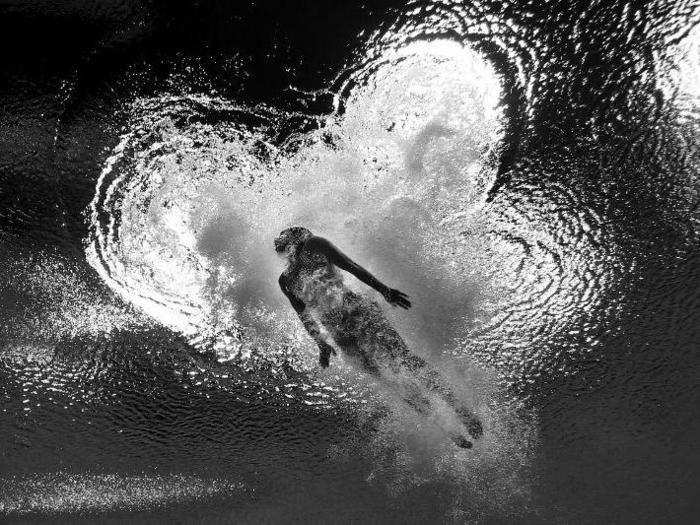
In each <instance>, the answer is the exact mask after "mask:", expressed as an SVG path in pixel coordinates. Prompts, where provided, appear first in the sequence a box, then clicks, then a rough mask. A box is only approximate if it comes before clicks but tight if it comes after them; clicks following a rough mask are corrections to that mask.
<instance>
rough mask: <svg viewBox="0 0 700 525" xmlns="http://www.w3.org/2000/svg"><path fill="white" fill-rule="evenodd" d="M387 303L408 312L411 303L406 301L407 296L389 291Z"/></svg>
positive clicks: (397, 291)
mask: <svg viewBox="0 0 700 525" xmlns="http://www.w3.org/2000/svg"><path fill="white" fill-rule="evenodd" d="M387 295H388V297H387V301H389V303H391V304H392V305H394V306H400V307H401V308H404V309H406V310H408V309H409V308H410V307H411V301H409V300H408V295H406V294H405V293H403V292H401V291H399V290H389V293H388V294H387Z"/></svg>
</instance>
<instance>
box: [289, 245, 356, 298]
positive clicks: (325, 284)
mask: <svg viewBox="0 0 700 525" xmlns="http://www.w3.org/2000/svg"><path fill="white" fill-rule="evenodd" d="M300 252H301V253H299V254H298V256H297V260H296V261H295V263H294V264H293V265H290V267H288V268H287V269H286V270H285V271H284V273H283V274H282V275H283V278H284V282H285V285H286V287H287V290H288V291H289V292H290V293H291V294H292V295H294V296H295V297H297V298H298V299H300V300H301V301H303V302H304V304H305V305H306V307H307V308H309V309H312V310H319V311H321V312H328V311H330V310H334V309H337V308H341V307H342V306H343V303H344V302H345V300H346V297H345V296H346V294H347V293H349V290H347V288H346V287H345V285H344V284H343V279H342V277H341V276H340V274H339V273H338V272H337V271H336V269H335V267H334V266H333V264H332V263H331V262H330V261H329V260H328V258H327V257H326V256H325V255H323V254H320V253H316V252H309V251H306V250H304V249H301V250H300Z"/></svg>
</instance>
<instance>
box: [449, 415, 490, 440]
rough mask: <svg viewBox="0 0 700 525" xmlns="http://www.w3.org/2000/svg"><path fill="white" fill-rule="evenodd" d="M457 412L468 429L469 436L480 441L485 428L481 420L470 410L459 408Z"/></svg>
mask: <svg viewBox="0 0 700 525" xmlns="http://www.w3.org/2000/svg"><path fill="white" fill-rule="evenodd" d="M456 412H457V414H458V415H459V417H460V419H461V420H462V422H463V423H464V426H465V427H467V430H468V431H469V435H471V436H472V437H473V438H474V439H479V438H480V437H481V436H483V435H484V427H483V426H482V424H481V421H479V419H478V418H477V417H476V416H475V415H474V414H472V413H471V411H470V410H468V409H466V408H458V409H457V411H456Z"/></svg>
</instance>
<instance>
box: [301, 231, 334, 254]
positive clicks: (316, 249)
mask: <svg viewBox="0 0 700 525" xmlns="http://www.w3.org/2000/svg"><path fill="white" fill-rule="evenodd" d="M334 248H335V247H334V246H333V244H332V243H331V241H329V240H328V239H326V238H324V237H318V236H317V235H312V236H311V237H309V238H308V239H307V240H306V242H305V243H304V248H303V250H304V251H305V252H307V253H320V254H322V255H330V254H331V253H332V252H333V250H334Z"/></svg>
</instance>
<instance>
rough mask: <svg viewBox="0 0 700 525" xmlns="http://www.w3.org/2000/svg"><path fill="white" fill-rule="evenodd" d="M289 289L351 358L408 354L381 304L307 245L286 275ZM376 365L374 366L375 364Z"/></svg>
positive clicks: (284, 279) (286, 271)
mask: <svg viewBox="0 0 700 525" xmlns="http://www.w3.org/2000/svg"><path fill="white" fill-rule="evenodd" d="M282 281H283V282H284V286H285V287H286V289H287V291H288V292H289V293H290V294H292V295H293V296H294V297H295V298H297V299H299V300H300V301H302V302H303V304H304V305H305V308H304V311H305V313H307V314H310V315H312V316H313V317H314V318H315V319H316V320H317V321H318V322H320V323H321V324H322V325H323V327H324V329H325V330H326V333H327V334H328V335H330V336H331V337H332V338H333V340H334V342H335V343H336V344H337V345H338V346H339V347H340V348H341V349H342V350H343V351H344V352H345V353H346V355H349V356H350V357H356V358H360V359H361V360H362V362H363V366H365V367H367V366H368V362H367V359H370V358H371V359H374V358H380V359H381V358H382V357H396V356H399V355H405V354H406V353H407V348H406V345H405V343H404V342H403V340H402V339H401V337H400V336H399V335H398V333H397V332H396V331H395V330H394V329H393V327H391V325H390V324H389V323H388V322H387V320H386V318H385V317H384V315H383V314H382V312H381V309H380V307H379V305H378V304H377V303H376V302H375V301H372V300H370V299H369V298H366V297H364V296H363V295H361V294H356V293H354V292H352V291H351V290H349V289H348V288H347V286H345V284H344V283H343V279H342V277H341V275H340V274H339V272H338V271H337V270H336V268H335V266H334V265H333V264H332V263H331V262H330V261H329V260H328V258H327V257H326V256H325V255H323V254H320V253H317V252H309V251H306V250H304V249H303V248H302V249H301V250H300V253H299V254H298V255H297V258H296V260H295V261H294V263H293V264H291V265H290V266H289V267H288V268H287V269H286V270H285V271H284V273H283V274H282ZM372 366H374V365H372Z"/></svg>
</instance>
